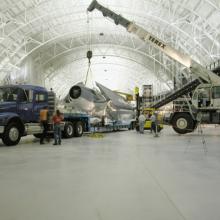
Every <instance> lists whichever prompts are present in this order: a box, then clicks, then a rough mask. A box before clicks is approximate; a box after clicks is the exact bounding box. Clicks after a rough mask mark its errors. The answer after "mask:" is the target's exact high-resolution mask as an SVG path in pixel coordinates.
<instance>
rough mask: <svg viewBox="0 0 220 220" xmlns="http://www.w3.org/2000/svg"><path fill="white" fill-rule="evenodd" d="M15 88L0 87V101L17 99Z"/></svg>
mask: <svg viewBox="0 0 220 220" xmlns="http://www.w3.org/2000/svg"><path fill="white" fill-rule="evenodd" d="M17 96H18V89H17V88H10V87H8V88H0V102H14V101H17Z"/></svg>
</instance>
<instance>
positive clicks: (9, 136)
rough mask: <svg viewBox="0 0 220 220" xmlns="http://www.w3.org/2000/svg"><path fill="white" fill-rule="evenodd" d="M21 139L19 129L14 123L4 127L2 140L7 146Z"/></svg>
mask: <svg viewBox="0 0 220 220" xmlns="http://www.w3.org/2000/svg"><path fill="white" fill-rule="evenodd" d="M20 139H21V131H20V130H19V127H18V125H17V124H16V123H14V122H12V123H10V124H9V125H8V126H7V127H6V128H5V132H4V135H3V136H2V141H3V143H4V144H5V145H7V146H14V145H17V144H18V143H19V141H20Z"/></svg>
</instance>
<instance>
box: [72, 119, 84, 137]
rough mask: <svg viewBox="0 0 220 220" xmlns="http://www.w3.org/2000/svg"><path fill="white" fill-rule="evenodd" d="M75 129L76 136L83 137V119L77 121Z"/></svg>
mask: <svg viewBox="0 0 220 220" xmlns="http://www.w3.org/2000/svg"><path fill="white" fill-rule="evenodd" d="M74 130H75V136H76V137H81V136H82V135H83V123H82V122H81V121H77V122H76V124H75V129H74Z"/></svg>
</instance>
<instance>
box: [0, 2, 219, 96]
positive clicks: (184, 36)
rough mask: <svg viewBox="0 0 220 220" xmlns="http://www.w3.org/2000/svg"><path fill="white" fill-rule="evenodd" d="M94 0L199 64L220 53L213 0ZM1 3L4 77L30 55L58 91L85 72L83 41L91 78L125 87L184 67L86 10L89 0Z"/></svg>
mask: <svg viewBox="0 0 220 220" xmlns="http://www.w3.org/2000/svg"><path fill="white" fill-rule="evenodd" d="M99 2H100V3H101V4H103V5H105V6H107V7H109V8H110V9H112V10H113V11H115V12H116V13H120V14H122V15H123V16H124V17H126V18H128V19H129V20H132V21H135V22H136V23H137V24H139V25H140V26H142V27H144V28H145V29H146V30H148V31H149V32H151V33H153V34H155V35H156V36H158V37H159V38H160V39H163V40H164V41H165V42H167V43H168V44H170V45H172V46H173V47H175V48H176V49H178V50H180V51H182V52H184V53H187V54H189V55H190V56H191V57H192V58H193V59H195V60H196V61H198V62H200V63H201V64H202V65H208V64H210V63H212V62H214V61H215V60H217V59H219V58H220V2H219V0H175V1H174V0H138V1H137V0H136V1H135V0H126V1H124V0H117V1H115V0H99ZM0 3H1V4H0V74H1V76H0V80H1V81H2V82H5V78H7V77H8V76H11V78H10V79H15V78H16V77H18V78H19V74H20V75H21V74H23V71H22V65H24V64H25V62H27V60H28V58H29V57H31V58H32V59H33V62H34V64H35V65H34V66H35V67H36V68H37V69H38V72H39V73H38V74H40V75H41V76H42V77H43V79H45V85H46V86H47V87H53V88H55V90H59V93H60V94H63V93H65V92H66V90H67V89H68V88H69V87H70V86H71V85H72V84H74V83H76V82H78V81H84V80H85V74H86V71H87V68H88V65H87V59H86V51H87V50H88V49H91V50H92V51H93V55H94V57H93V58H92V65H91V69H92V73H91V77H93V80H99V81H100V83H103V84H104V85H106V86H108V87H110V88H112V89H119V90H122V91H125V92H128V91H131V90H132V89H133V88H134V86H136V85H139V86H140V85H142V84H150V83H153V84H155V85H156V87H158V88H156V89H158V90H159V89H161V90H164V89H168V88H170V87H171V86H172V85H171V84H172V79H173V76H174V75H176V74H178V73H179V72H181V71H183V69H184V68H183V67H181V66H180V65H179V64H177V63H175V62H173V61H172V60H170V59H169V58H168V57H166V56H165V55H163V54H161V53H160V52H159V51H158V50H156V49H154V48H152V46H150V45H148V44H146V43H143V42H141V41H140V40H139V39H138V38H137V37H136V36H134V35H132V34H129V33H128V32H126V30H125V29H124V28H123V27H120V26H116V25H115V24H114V23H113V22H112V21H110V20H109V19H106V18H104V17H103V16H102V14H101V13H100V12H98V11H94V12H93V13H89V14H87V12H86V9H87V7H88V6H89V4H90V3H91V0H62V1H56V0H0ZM103 57H104V58H103ZM39 67H40V68H39ZM62 79H63V80H62ZM114 79H115V80H114ZM158 82H160V83H158ZM117 87H118V88H117ZM159 87H160V88H159Z"/></svg>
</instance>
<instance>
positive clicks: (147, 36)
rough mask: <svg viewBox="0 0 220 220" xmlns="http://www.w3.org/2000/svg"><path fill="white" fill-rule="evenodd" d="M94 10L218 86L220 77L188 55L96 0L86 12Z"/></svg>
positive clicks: (199, 76)
mask: <svg viewBox="0 0 220 220" xmlns="http://www.w3.org/2000/svg"><path fill="white" fill-rule="evenodd" d="M94 9H97V10H99V11H101V12H102V14H103V16H104V17H109V18H111V19H112V20H113V21H114V22H115V24H116V25H119V24H120V25H122V26H123V27H125V28H126V29H127V31H128V32H130V33H133V34H135V35H137V36H138V37H139V38H140V39H141V40H143V41H145V42H148V43H150V44H151V45H153V46H154V47H156V48H158V49H159V50H160V51H162V52H163V53H165V54H166V55H168V56H169V57H171V58H172V59H173V60H175V61H177V62H179V63H180V64H182V65H184V66H185V67H187V68H189V69H190V71H191V73H192V74H194V75H196V76H197V77H198V78H200V79H202V80H203V81H205V82H207V83H210V84H215V85H216V84H217V85H219V84H220V77H219V76H217V75H216V74H214V73H213V72H211V71H209V70H207V69H206V68H205V67H203V66H202V65H201V64H199V63H197V62H196V61H194V60H192V59H191V57H190V56H189V55H186V54H183V53H180V52H179V51H177V50H176V49H175V48H172V47H170V46H169V45H167V44H166V43H165V42H163V41H162V40H160V39H159V38H157V37H156V36H154V35H153V34H151V33H150V32H148V31H146V30H145V29H144V28H142V27H141V26H139V25H137V24H135V23H134V22H131V21H129V20H128V19H126V18H124V17H122V16H121V15H119V14H116V13H115V12H113V11H111V10H110V9H108V8H106V7H104V6H102V5H101V4H99V3H98V2H97V1H96V0H93V1H92V2H91V4H90V5H89V7H88V9H87V10H88V11H89V12H91V11H93V10H94Z"/></svg>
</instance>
